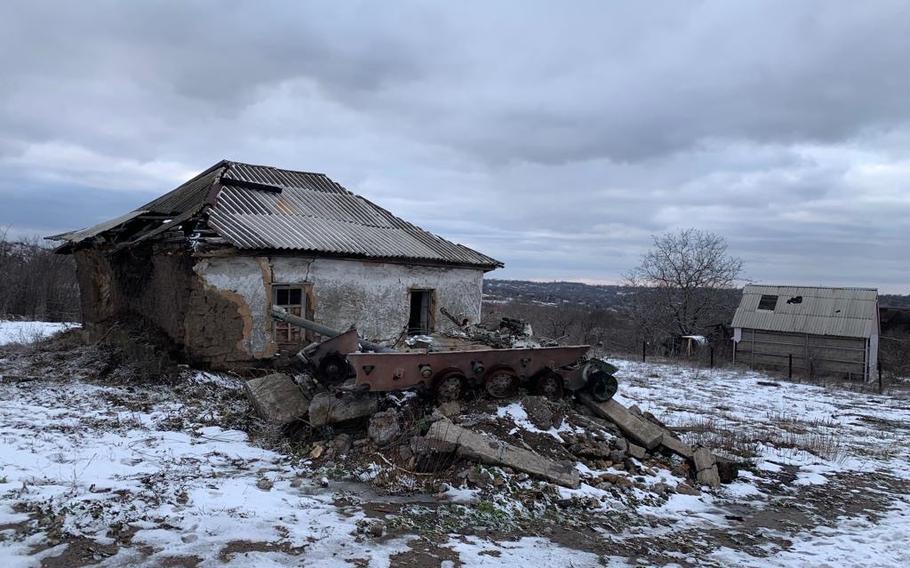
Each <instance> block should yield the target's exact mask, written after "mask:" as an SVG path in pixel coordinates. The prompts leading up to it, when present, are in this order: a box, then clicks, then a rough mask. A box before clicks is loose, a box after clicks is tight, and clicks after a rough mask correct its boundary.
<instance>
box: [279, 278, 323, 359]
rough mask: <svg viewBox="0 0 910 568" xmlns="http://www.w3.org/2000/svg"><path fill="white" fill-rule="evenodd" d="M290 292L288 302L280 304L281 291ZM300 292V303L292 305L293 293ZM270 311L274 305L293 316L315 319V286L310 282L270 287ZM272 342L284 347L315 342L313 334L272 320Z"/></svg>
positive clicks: (283, 283)
mask: <svg viewBox="0 0 910 568" xmlns="http://www.w3.org/2000/svg"><path fill="white" fill-rule="evenodd" d="M285 290H287V291H288V298H287V302H286V303H284V304H281V303H279V302H278V295H279V292H281V291H285ZM297 290H299V291H300V301H299V303H291V297H290V296H291V294H292V292H291V291H297ZM270 294H271V296H270V299H271V303H270V304H269V311H270V312H271V309H272V305H276V306H280V307H282V308H284V309H285V310H287V312H288V313H289V314H291V315H295V316H299V317H303V318H306V319H309V320H311V319H313V315H314V310H313V285H312V283H310V282H296V283H295V282H274V283H272V285H271V287H270ZM272 340H273V341H274V342H275V343H276V344H277V345H278V347H279V348H282V347H293V346H299V345H302V344H304V343H308V342H311V341H312V340H313V336H312V332H310V331H309V330H304V329H301V328H299V327H297V326H294V325H291V324H289V323H287V322H283V321H278V320H276V319H274V318H272Z"/></svg>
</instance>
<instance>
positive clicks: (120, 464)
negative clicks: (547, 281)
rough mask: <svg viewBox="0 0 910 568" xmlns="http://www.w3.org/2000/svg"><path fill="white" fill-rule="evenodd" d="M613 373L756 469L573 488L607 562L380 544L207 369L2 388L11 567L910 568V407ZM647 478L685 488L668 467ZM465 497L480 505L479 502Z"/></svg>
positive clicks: (624, 366) (753, 377)
mask: <svg viewBox="0 0 910 568" xmlns="http://www.w3.org/2000/svg"><path fill="white" fill-rule="evenodd" d="M0 329H3V328H2V327H0ZM39 329H46V328H44V327H43V326H39ZM34 337H37V335H35V336H34ZM16 341H19V339H17V340H16ZM2 357H3V356H2V355H0V364H2ZM613 362H614V363H615V364H616V365H617V366H619V367H620V369H621V370H620V372H619V374H618V377H619V379H620V385H621V387H620V393H621V394H620V395H619V396H618V398H619V400H620V402H622V403H624V404H628V405H631V404H636V405H638V406H639V407H640V408H641V409H642V410H643V411H648V412H652V413H654V414H655V415H656V416H657V417H658V418H659V419H661V420H663V421H664V422H666V423H668V424H669V425H670V426H673V427H678V428H681V430H682V432H683V433H682V435H683V436H684V437H686V438H687V439H688V440H689V441H693V442H695V441H704V442H706V443H709V444H711V445H712V447H714V448H716V449H717V451H719V452H721V453H723V452H724V451H725V450H729V451H730V452H731V453H732V454H738V455H740V456H743V457H744V458H746V459H749V460H750V462H751V464H752V467H751V468H750V469H746V470H744V471H742V473H741V474H740V478H739V479H738V480H737V481H736V482H734V483H733V484H731V485H727V486H724V487H722V488H721V489H719V490H718V491H716V492H703V493H701V494H700V495H684V494H678V493H671V494H670V495H669V498H668V499H666V500H663V501H660V500H659V501H654V500H653V499H651V495H650V494H647V493H645V492H642V491H640V490H639V489H637V488H636V489H634V491H633V492H632V493H631V494H628V495H631V498H632V499H631V502H629V501H623V502H620V501H618V500H617V498H616V497H615V495H614V494H612V493H610V492H609V491H604V490H601V489H597V488H595V487H592V486H591V485H588V484H586V483H585V484H583V485H582V487H581V488H580V489H578V490H566V489H561V490H559V495H560V496H561V497H562V498H566V499H571V498H574V497H582V498H586V499H591V500H592V502H596V503H600V505H598V506H599V507H600V509H594V510H592V515H594V514H600V515H606V516H607V518H613V517H610V515H615V519H616V521H615V523H614V524H615V526H613V527H612V529H613V530H604V529H602V528H598V529H597V530H598V531H601V536H600V538H601V540H602V541H603V542H604V543H606V544H607V545H608V546H607V552H606V553H604V552H600V553H599V554H594V553H592V552H591V550H589V549H585V548H584V547H583V546H580V545H579V546H574V547H573V546H572V545H571V543H568V542H567V541H566V540H565V539H564V538H563V539H560V538H556V537H555V536H554V537H553V538H548V537H546V536H540V535H521V534H515V535H511V536H510V537H502V536H500V537H499V538H493V537H492V536H489V537H486V536H477V535H461V534H448V535H446V534H443V535H442V538H441V540H437V541H434V542H432V543H428V542H427V541H426V539H423V540H421V537H419V536H417V534H408V533H401V532H395V533H393V536H384V537H381V538H377V537H375V536H370V535H369V534H368V533H369V531H368V530H365V527H367V526H368V525H369V523H370V522H371V519H372V516H373V515H375V514H376V513H375V511H374V510H369V509H368V508H367V507H366V506H365V505H364V502H363V501H362V500H360V499H358V498H357V497H356V495H352V494H351V493H350V488H349V487H347V486H345V487H340V486H336V485H334V484H331V485H329V487H324V486H323V483H322V480H321V474H320V473H319V471H317V470H314V468H313V467H312V465H311V464H310V463H309V461H308V460H307V459H306V458H305V456H293V455H288V454H285V453H279V452H276V451H272V450H268V449H264V448H262V447H259V446H257V445H256V444H255V443H254V442H253V441H251V440H250V439H249V437H248V436H247V434H246V433H244V432H242V431H240V430H235V429H231V428H230V426H229V424H232V422H231V420H232V417H231V416H230V413H231V412H233V411H234V410H236V409H230V408H228V409H227V410H226V407H225V406H224V405H219V404H215V403H214V401H215V400H216V399H217V398H218V396H220V395H219V394H218V393H228V394H231V393H233V394H234V395H235V398H236V400H237V401H240V404H245V403H243V399H242V397H241V395H240V394H239V393H238V392H237V389H238V388H239V381H237V380H235V379H232V378H230V377H226V376H220V375H210V374H204V373H195V374H194V375H193V376H192V379H191V380H190V382H189V383H188V384H186V385H184V386H183V387H180V388H175V387H165V386H148V385H144V386H140V385H108V384H92V383H90V382H85V381H80V380H75V379H72V378H69V377H53V376H47V377H46V378H44V377H42V379H40V380H28V381H23V382H9V383H5V382H3V381H2V379H0V566H3V567H4V568H5V567H7V566H11V567H15V566H39V565H41V563H42V561H44V562H51V561H56V562H57V564H58V565H72V564H77V565H86V564H92V565H101V566H159V565H193V564H194V563H198V565H201V566H345V567H348V566H398V565H401V566H404V565H408V564H409V563H412V561H413V557H412V556H409V554H410V553H412V552H413V551H414V550H415V549H416V548H415V547H417V544H418V543H419V544H420V545H421V546H427V547H430V548H428V550H430V552H429V553H428V554H429V556H425V557H423V559H424V560H426V558H430V559H431V563H430V564H429V565H440V566H453V567H454V566H458V565H463V566H494V565H495V566H538V565H550V564H552V565H560V566H592V567H593V566H603V565H607V566H625V565H629V566H632V565H635V566H649V565H680V566H696V565H697V566H702V565H707V566H788V567H789V566H845V565H850V566H904V565H910V547H907V546H906V545H907V543H908V542H910V495H908V488H910V468H908V465H910V399H908V398H907V397H905V396H902V395H901V394H900V393H897V394H891V395H877V394H869V393H861V392H852V391H849V390H844V389H840V388H831V389H829V388H824V387H821V386H813V385H805V384H792V383H785V382H781V383H780V386H776V387H775V386H763V385H761V384H759V381H762V382H769V381H771V379H770V378H769V377H767V376H765V375H762V374H759V373H751V372H742V371H734V370H728V369H718V370H711V371H709V370H703V369H702V370H699V369H692V368H686V367H680V366H675V365H659V364H650V363H649V364H639V363H633V362H627V361H613ZM0 375H2V372H0ZM496 414H497V415H498V416H500V417H504V418H508V419H510V420H512V422H513V423H514V424H515V427H516V428H522V429H525V430H528V431H530V432H535V431H536V432H537V433H538V434H544V435H546V436H548V437H549V438H552V439H554V440H556V439H558V438H560V436H562V435H569V434H570V433H571V432H572V428H573V427H571V426H569V425H568V424H567V423H565V422H563V423H562V424H560V425H559V426H557V427H555V428H552V429H551V430H539V429H537V428H535V427H534V426H533V424H531V422H530V421H529V420H528V417H527V414H526V412H525V409H524V408H523V407H522V405H521V404H519V403H517V402H506V403H504V404H503V405H501V406H500V407H499V411H498V412H497V413H496ZM377 461H378V460H377ZM375 469H377V470H380V469H382V468H381V467H380V466H375ZM585 469H586V468H585V467H584V466H583V465H581V464H579V470H580V473H581V474H582V477H583V479H585V480H590V479H593V474H594V473H595V472H591V471H590V470H588V471H586V470H585ZM598 473H599V472H598ZM638 478H639V479H640V484H641V486H643V487H649V486H653V485H654V484H665V485H667V486H670V487H673V486H675V485H677V484H679V483H682V482H684V479H683V478H681V477H678V476H675V475H673V474H671V473H670V472H669V471H668V470H660V469H658V470H656V473H644V474H642V475H640V476H638ZM592 483H593V482H592ZM448 493H451V494H453V495H457V496H460V497H461V499H454V498H452V496H450V497H449V498H450V499H451V500H452V501H453V502H462V503H464V505H463V506H465V507H468V508H470V507H472V506H474V505H473V503H474V502H476V500H477V498H478V494H479V493H478V492H477V491H476V490H467V489H463V488H462V489H450V490H449V491H448ZM638 498H640V500H638V501H636V500H637V499H638ZM514 506H516V507H517V506H519V504H517V503H516V504H514ZM630 514H632V515H635V517H636V521H635V522H624V519H625V520H628V519H629V517H628V516H627V515H630ZM623 515H626V516H623ZM593 518H594V517H593V516H592V517H591V519H593ZM581 521H582V522H586V519H581ZM570 530H574V529H570ZM556 541H559V542H560V543H561V544H556ZM643 551H644V552H643ZM434 562H435V564H434Z"/></svg>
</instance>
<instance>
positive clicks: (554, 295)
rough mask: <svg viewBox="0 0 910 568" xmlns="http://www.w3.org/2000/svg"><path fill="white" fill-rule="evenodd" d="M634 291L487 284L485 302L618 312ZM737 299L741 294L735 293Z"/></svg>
mask: <svg viewBox="0 0 910 568" xmlns="http://www.w3.org/2000/svg"><path fill="white" fill-rule="evenodd" d="M632 290H633V288H630V287H628V286H612V285H603V286H592V285H590V284H582V283H581V282H529V281H527V280H492V279H485V280H484V281H483V295H484V300H485V301H488V302H508V301H524V302H535V303H540V304H556V305H558V304H564V303H571V304H580V305H584V306H591V307H598V308H616V307H619V306H621V305H622V303H623V296H625V295H627V294H629V293H630V292H631V291H632ZM731 294H734V295H737V298H736V299H735V301H736V303H739V300H738V294H739V292H738V291H731ZM879 303H880V304H881V306H882V307H883V308H884V307H889V308H910V296H907V295H899V294H882V295H880V296H879Z"/></svg>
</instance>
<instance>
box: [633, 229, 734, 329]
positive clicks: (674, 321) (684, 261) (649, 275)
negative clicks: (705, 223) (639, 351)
mask: <svg viewBox="0 0 910 568" xmlns="http://www.w3.org/2000/svg"><path fill="white" fill-rule="evenodd" d="M653 238H654V244H653V246H652V248H651V250H649V251H648V252H647V253H645V255H644V256H642V259H641V264H640V265H639V266H638V267H637V268H635V269H634V270H633V271H632V272H631V273H630V274H629V275H628V276H627V277H626V280H627V283H628V284H629V285H630V286H634V287H636V288H639V293H637V294H636V295H635V298H633V301H632V306H631V312H632V316H633V317H634V318H635V320H636V321H637V322H638V324H639V328H640V329H641V331H642V332H643V333H644V334H645V336H646V338H656V337H657V336H659V335H666V334H674V335H691V334H696V333H698V332H700V331H702V330H703V326H705V325H706V324H713V323H719V322H715V321H710V320H712V318H716V317H717V315H718V313H719V308H720V309H722V311H721V312H720V313H723V312H726V308H727V306H719V305H718V303H719V301H721V300H724V299H725V298H728V297H729V294H722V293H719V292H721V291H723V290H724V289H728V288H731V287H732V286H733V284H734V282H735V281H736V279H737V278H738V277H739V275H740V274H741V273H742V268H743V263H742V260H740V259H739V258H736V257H733V256H730V255H729V254H727V242H726V241H725V240H724V238H723V237H721V236H719V235H716V234H714V233H710V232H707V231H701V230H698V229H685V230H682V231H678V232H673V233H665V234H663V235H660V236H655V237H653ZM648 336H650V337H648Z"/></svg>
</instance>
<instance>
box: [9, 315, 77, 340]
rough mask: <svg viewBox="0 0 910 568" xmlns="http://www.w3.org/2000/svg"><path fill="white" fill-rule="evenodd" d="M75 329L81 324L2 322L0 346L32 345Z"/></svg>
mask: <svg viewBox="0 0 910 568" xmlns="http://www.w3.org/2000/svg"><path fill="white" fill-rule="evenodd" d="M75 327H79V324H77V323H53V322H46V321H8V320H0V345H7V344H9V343H31V342H33V341H38V340H39V339H42V338H45V337H50V336H51V335H54V334H55V333H60V332H61V331H64V330H67V329H72V328H75Z"/></svg>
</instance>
